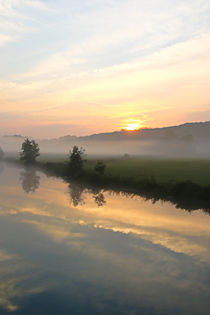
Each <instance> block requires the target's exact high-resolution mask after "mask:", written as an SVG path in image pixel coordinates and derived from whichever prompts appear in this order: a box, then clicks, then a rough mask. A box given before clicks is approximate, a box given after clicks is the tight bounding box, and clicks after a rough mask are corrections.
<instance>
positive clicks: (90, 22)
mask: <svg viewBox="0 0 210 315" xmlns="http://www.w3.org/2000/svg"><path fill="white" fill-rule="evenodd" d="M209 17H210V3H209V1H206V0H185V1H180V0H176V1H173V2H170V3H169V1H168V0H158V1H155V0H151V1H148V0H147V1H146V0H143V1H138V0H132V1H130V0H129V1H128V0H124V1H118V0H116V1H111V0H100V1H99V0H81V1H77V2H76V1H73V0H70V1H67V0H60V1H59V2H58V0H54V1H48V2H45V1H26V0H5V1H3V0H0V34H1V35H0V46H2V47H3V46H4V49H3V52H2V58H0V68H1V72H2V74H1V81H0V91H1V96H0V101H1V104H2V106H4V107H6V108H7V110H8V112H11V113H12V112H17V111H18V110H19V111H21V112H22V111H23V112H25V115H26V114H28V115H29V116H27V117H28V119H29V120H30V119H32V118H34V117H35V112H37V111H40V110H42V115H43V117H44V120H45V118H46V117H47V115H52V116H53V117H57V118H55V119H57V121H58V124H59V121H60V122H63V123H64V124H65V123H66V121H69V120H68V119H69V117H77V116H78V115H81V112H84V111H85V113H86V117H87V124H88V123H92V120H91V115H93V113H94V115H95V116H97V117H112V118H113V117H114V119H116V120H115V122H116V126H117V125H120V121H118V122H117V117H118V119H119V120H120V119H121V118H120V117H121V116H123V119H124V118H125V117H126V115H128V116H129V117H128V118H134V119H135V118H137V119H141V117H143V116H146V117H149V116H150V118H148V122H150V124H151V125H154V124H156V125H160V124H163V123H164V122H163V119H162V118H161V117H160V114H158V110H160V112H161V110H163V109H164V110H165V111H171V110H173V112H174V114H173V119H176V121H178V120H179V121H180V120H181V119H182V118H181V115H182V113H183V115H185V114H186V113H187V112H190V111H193V109H196V106H197V107H198V106H203V104H209V101H210V100H209V92H208V86H209V70H208V69H209V68H210V59H209V56H210V46H209V43H210V18H209ZM5 25H6V26H5ZM16 41H18V43H16ZM9 43H11V45H12V49H11V45H8V46H7V44H9ZM55 107H56V110H52V112H51V108H55ZM180 109H182V111H181V112H180ZM31 112H33V113H34V114H33V115H32V114H30V113H31ZM37 113H38V112H37ZM122 113H123V115H122ZM153 114H154V117H155V118H154V119H152V118H151V116H152V115H153ZM30 115H31V116H30ZM37 115H38V114H37ZM120 115H121V116H120ZM158 115H159V116H158ZM37 117H38V116H37ZM12 119H14V118H12V116H11V121H12ZM39 119H40V116H39ZM168 119H172V118H171V116H170V117H169V118H168ZM164 120H165V117H164ZM81 122H82V123H81V125H83V118H81ZM75 123H77V124H80V122H79V121H78V120H76V119H75V122H73V123H72V125H75ZM111 123H113V121H109V119H108V118H107V127H108V128H111ZM100 126H101V125H100ZM112 128H115V127H112Z"/></svg>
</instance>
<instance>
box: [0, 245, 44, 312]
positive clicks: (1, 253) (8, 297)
mask: <svg viewBox="0 0 210 315" xmlns="http://www.w3.org/2000/svg"><path fill="white" fill-rule="evenodd" d="M0 262H1V268H0V277H1V281H0V307H1V308H3V309H5V310H7V311H9V312H15V311H17V310H18V309H19V306H18V303H17V302H15V300H16V299H17V298H22V297H25V296H27V295H30V294H36V293H40V292H42V291H43V290H44V288H43V287H38V286H35V287H31V286H28V285H27V284H26V280H27V278H29V277H30V272H29V270H28V268H29V266H27V264H26V263H24V262H23V261H21V259H20V258H19V257H17V256H16V255H13V254H10V253H7V252H6V251H5V250H2V249H0ZM23 270H24V272H23Z"/></svg>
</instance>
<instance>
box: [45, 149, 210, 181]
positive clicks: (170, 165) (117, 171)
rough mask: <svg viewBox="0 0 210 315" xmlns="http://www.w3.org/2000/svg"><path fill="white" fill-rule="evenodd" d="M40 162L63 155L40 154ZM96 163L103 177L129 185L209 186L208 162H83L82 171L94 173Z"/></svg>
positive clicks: (61, 158) (60, 159) (62, 159)
mask: <svg viewBox="0 0 210 315" xmlns="http://www.w3.org/2000/svg"><path fill="white" fill-rule="evenodd" d="M39 160H40V161H41V162H54V163H64V162H65V161H67V155H59V154H57V155H51V154H44V155H42V156H41V157H40V159H39ZM98 160H102V161H103V162H104V163H105V164H106V170H105V175H110V176H113V177H120V178H129V179H131V181H139V180H145V179H151V177H154V178H155V180H156V181H157V182H158V183H164V184H165V183H175V182H183V181H187V180H190V181H192V182H194V183H197V184H199V185H204V186H206V185H210V159H158V158H151V157H150V158H140V157H139V158H128V159H124V158H100V159H98V158H87V161H86V163H85V165H84V168H85V171H87V172H88V173H89V172H91V173H92V172H94V166H95V164H96V163H97V161H98Z"/></svg>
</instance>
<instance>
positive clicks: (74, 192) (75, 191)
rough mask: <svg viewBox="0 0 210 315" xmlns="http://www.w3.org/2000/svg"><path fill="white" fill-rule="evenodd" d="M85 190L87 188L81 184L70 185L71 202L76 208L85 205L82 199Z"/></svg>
mask: <svg viewBox="0 0 210 315" xmlns="http://www.w3.org/2000/svg"><path fill="white" fill-rule="evenodd" d="M84 190H85V187H84V186H83V185H81V184H79V183H73V182H71V183H69V195H70V198H71V200H70V201H71V202H72V203H73V205H74V207H77V206H78V205H82V204H84V200H83V198H82V194H83V191H84Z"/></svg>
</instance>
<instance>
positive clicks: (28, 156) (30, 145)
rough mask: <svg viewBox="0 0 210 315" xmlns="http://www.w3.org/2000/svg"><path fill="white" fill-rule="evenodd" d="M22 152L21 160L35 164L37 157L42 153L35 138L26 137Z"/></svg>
mask: <svg viewBox="0 0 210 315" xmlns="http://www.w3.org/2000/svg"><path fill="white" fill-rule="evenodd" d="M21 150H22V152H21V153H20V160H22V161H23V162H24V163H25V164H33V163H34V162H35V160H36V158H37V157H38V156H39V155H40V153H39V151H40V149H39V145H38V143H36V142H35V141H34V140H30V139H29V138H26V139H25V141H24V142H23V143H22V147H21Z"/></svg>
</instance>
